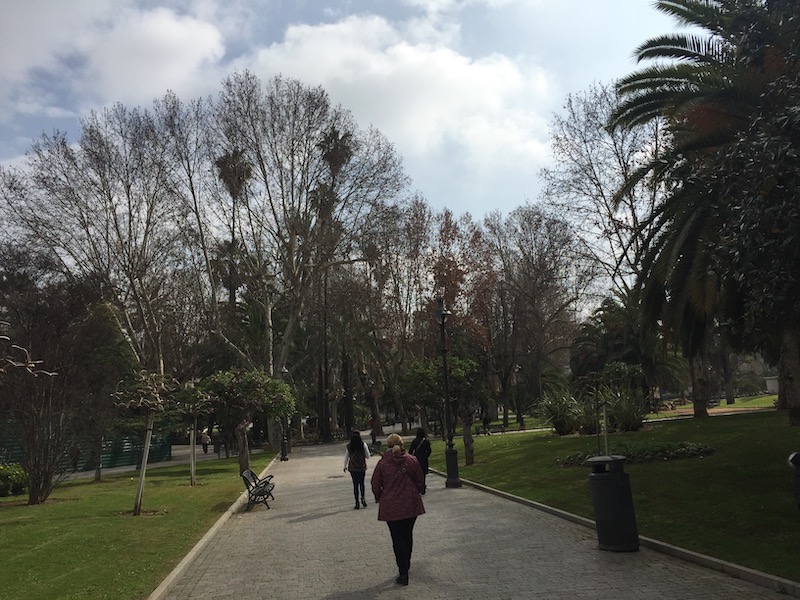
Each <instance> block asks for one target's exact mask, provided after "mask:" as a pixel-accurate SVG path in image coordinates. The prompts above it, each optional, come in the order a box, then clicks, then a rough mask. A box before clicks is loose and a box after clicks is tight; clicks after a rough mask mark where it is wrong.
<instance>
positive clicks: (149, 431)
mask: <svg viewBox="0 0 800 600" xmlns="http://www.w3.org/2000/svg"><path fill="white" fill-rule="evenodd" d="M155 420H156V411H154V410H150V411H148V412H147V421H146V424H145V434H144V448H142V466H141V468H140V469H139V487H138V489H137V490H136V502H135V504H134V505H133V516H134V517H136V516H139V515H140V514H142V499H143V497H144V479H145V474H146V473H147V460H148V459H149V458H150V441H151V440H152V439H153V423H155Z"/></svg>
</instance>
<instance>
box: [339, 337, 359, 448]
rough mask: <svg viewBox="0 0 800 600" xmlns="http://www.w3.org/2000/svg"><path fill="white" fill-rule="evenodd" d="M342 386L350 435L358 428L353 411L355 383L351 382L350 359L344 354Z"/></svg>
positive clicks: (346, 427) (346, 430)
mask: <svg viewBox="0 0 800 600" xmlns="http://www.w3.org/2000/svg"><path fill="white" fill-rule="evenodd" d="M342 385H343V387H344V428H345V432H346V433H347V434H348V435H350V434H351V433H352V432H353V431H354V430H355V428H356V420H355V415H354V409H353V382H352V381H351V380H350V358H349V357H348V356H347V352H344V351H343V352H342Z"/></svg>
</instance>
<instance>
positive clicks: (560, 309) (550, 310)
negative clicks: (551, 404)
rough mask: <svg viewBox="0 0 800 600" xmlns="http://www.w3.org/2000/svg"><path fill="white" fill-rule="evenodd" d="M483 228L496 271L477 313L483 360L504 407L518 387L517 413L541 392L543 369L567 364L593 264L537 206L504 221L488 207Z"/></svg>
mask: <svg viewBox="0 0 800 600" xmlns="http://www.w3.org/2000/svg"><path fill="white" fill-rule="evenodd" d="M484 230H485V234H486V243H487V244H488V246H489V247H490V248H491V251H492V254H493V255H494V256H495V257H496V258H495V264H494V269H495V277H496V278H497V287H496V289H495V290H494V294H493V296H492V302H491V303H489V304H488V306H487V312H485V313H484V315H483V319H484V320H485V323H486V327H487V329H488V336H489V338H488V341H487V348H488V353H489V362H490V364H491V365H492V370H493V372H494V373H495V375H496V382H497V385H498V387H499V396H500V398H501V399H502V400H503V401H504V403H505V404H506V406H508V403H509V401H510V400H511V398H512V389H513V388H517V389H518V390H519V392H518V394H517V397H516V400H517V401H516V404H517V406H516V409H517V418H518V419H519V418H520V417H521V414H522V412H523V411H524V409H525V408H526V407H527V406H529V405H530V404H531V403H532V402H533V401H535V400H536V399H537V398H539V397H541V395H542V392H543V388H544V378H545V375H546V373H547V371H548V370H549V369H556V370H559V371H563V370H565V369H566V367H567V365H568V364H569V356H568V349H569V346H570V343H571V341H572V337H573V335H574V333H575V332H576V329H577V314H578V312H579V310H580V308H581V306H582V305H583V303H584V302H585V299H586V295H587V292H588V290H589V289H590V288H591V285H592V282H593V279H594V277H595V276H596V272H595V269H596V266H595V263H594V262H593V261H591V260H588V259H587V257H586V256H585V255H583V254H582V252H581V247H580V244H579V242H578V240H576V239H575V237H574V236H573V235H572V231H571V228H570V226H569V224H568V223H567V222H565V221H564V220H563V219H561V218H560V217H558V216H556V215H554V214H553V213H552V212H551V211H548V210H547V209H543V208H541V207H538V206H532V205H526V206H523V207H520V208H518V209H516V210H514V211H513V212H512V213H511V214H510V215H509V216H508V217H507V218H506V219H505V220H503V219H501V217H500V215H499V214H498V213H492V214H490V215H489V216H488V217H487V218H486V219H485V220H484ZM507 412H508V411H507V408H506V415H507ZM505 418H506V420H507V416H506V417H505ZM506 424H507V423H506ZM520 424H521V425H523V423H522V422H521V423H520Z"/></svg>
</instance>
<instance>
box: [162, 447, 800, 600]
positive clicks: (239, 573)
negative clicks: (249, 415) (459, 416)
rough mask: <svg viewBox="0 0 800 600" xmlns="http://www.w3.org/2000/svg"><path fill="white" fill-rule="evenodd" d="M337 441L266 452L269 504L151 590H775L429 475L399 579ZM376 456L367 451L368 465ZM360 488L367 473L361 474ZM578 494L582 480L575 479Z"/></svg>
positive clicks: (344, 594)
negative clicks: (607, 539) (607, 538)
mask: <svg viewBox="0 0 800 600" xmlns="http://www.w3.org/2000/svg"><path fill="white" fill-rule="evenodd" d="M343 454H344V444H336V445H327V446H312V447H296V448H294V449H293V452H292V454H291V455H290V460H289V461H287V462H277V461H276V462H274V463H272V465H271V466H270V467H269V472H270V473H272V474H273V475H274V476H275V482H276V488H275V492H274V493H275V498H276V499H275V501H274V502H271V503H270V504H271V506H272V508H271V509H270V510H267V509H266V507H264V506H257V507H255V508H253V510H251V511H250V512H243V511H242V510H238V511H237V512H234V513H233V514H232V515H231V516H230V518H228V519H227V520H224V521H223V522H221V523H220V524H218V526H215V528H214V529H213V530H212V532H210V534H209V536H207V538H206V541H205V542H204V543H201V544H199V547H200V548H199V549H197V550H195V551H193V552H192V553H190V555H189V556H188V557H187V559H186V561H185V564H184V566H183V567H182V568H179V569H177V570H176V571H175V572H174V573H173V575H172V576H170V577H169V578H168V579H167V580H166V581H165V583H164V584H162V587H161V588H160V590H156V592H154V594H153V596H151V598H159V599H167V600H198V599H208V600H212V599H213V600H221V599H225V598H236V599H237V600H256V599H258V600H262V599H267V600H294V599H297V600H317V599H325V600H350V599H356V600H370V599H373V598H381V599H387V600H391V599H395V598H412V599H425V600H445V599H450V598H458V599H460V600H469V599H476V600H485V599H486V598H511V599H548V600H553V599H570V600H576V599H589V598H592V599H594V598H597V599H600V598H603V599H608V598H615V599H618V600H625V599H642V600H645V599H646V600H667V599H669V600H676V599H681V600H715V599H719V600H723V599H724V600H730V599H742V600H749V599H764V598H776V600H779V599H780V598H786V597H787V596H785V595H781V594H778V593H777V592H773V591H771V590H769V589H767V588H764V587H761V586H759V585H756V584H753V583H749V582H747V581H743V580H741V579H737V578H734V577H731V576H729V575H726V574H723V573H719V572H717V571H713V570H711V569H706V568H704V567H700V566H697V565H695V564H692V563H690V562H686V561H683V560H680V559H677V558H672V557H669V556H666V555H664V554H662V553H659V552H655V551H653V550H650V549H649V548H644V547H643V548H641V549H640V550H639V551H637V552H631V553H614V552H604V551H601V550H598V549H597V539H596V535H595V533H594V531H593V530H591V529H588V528H586V527H583V526H581V525H577V524H574V523H571V522H569V521H566V520H564V519H561V518H559V517H556V516H553V515H550V514H547V513H545V512H542V511H540V510H537V509H535V508H531V507H528V506H525V505H523V504H519V503H516V502H513V501H510V500H507V499H504V498H501V497H498V496H495V495H492V494H489V493H486V492H483V491H480V490H476V489H473V488H470V487H466V486H465V487H463V488H460V489H446V488H445V487H444V479H442V478H440V477H438V476H436V475H433V474H431V475H429V479H428V493H427V494H426V495H425V497H424V502H425V506H426V509H427V514H425V515H422V516H421V517H420V518H419V519H418V520H417V525H416V528H415V531H414V554H413V558H412V567H411V573H410V584H409V586H408V587H400V586H397V585H396V584H395V583H394V579H395V577H396V575H397V573H396V567H395V563H394V557H393V554H392V547H391V542H390V539H389V531H388V528H387V527H386V524H385V523H380V522H378V521H377V518H376V517H377V508H376V506H375V505H374V504H373V503H372V501H371V494H369V493H368V500H369V501H370V504H369V506H368V507H367V509H366V510H364V509H362V510H353V495H352V484H351V482H350V477H349V475H348V474H347V473H344V472H343V471H342V467H343V458H344V457H343ZM375 460H377V458H372V459H370V470H369V472H368V474H367V481H369V477H370V474H371V471H372V468H371V467H372V465H374V461H375ZM367 486H368V487H369V484H367ZM587 493H588V489H587Z"/></svg>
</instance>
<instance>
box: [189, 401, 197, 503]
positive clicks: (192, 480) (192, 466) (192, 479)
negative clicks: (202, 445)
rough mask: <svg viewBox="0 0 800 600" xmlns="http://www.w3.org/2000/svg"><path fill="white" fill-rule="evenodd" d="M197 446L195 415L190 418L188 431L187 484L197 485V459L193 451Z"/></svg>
mask: <svg viewBox="0 0 800 600" xmlns="http://www.w3.org/2000/svg"><path fill="white" fill-rule="evenodd" d="M196 448H197V417H196V416H195V417H194V418H193V419H192V430H191V431H190V432H189V485H191V486H192V487H194V486H195V485H197V479H196V472H197V459H196V458H195V455H194V451H195V449H196Z"/></svg>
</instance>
